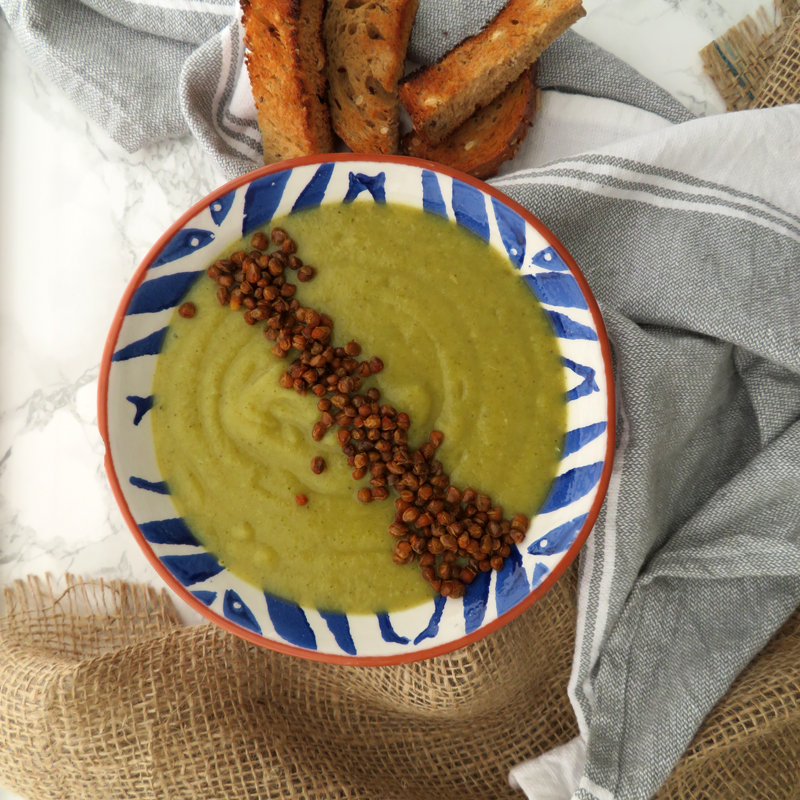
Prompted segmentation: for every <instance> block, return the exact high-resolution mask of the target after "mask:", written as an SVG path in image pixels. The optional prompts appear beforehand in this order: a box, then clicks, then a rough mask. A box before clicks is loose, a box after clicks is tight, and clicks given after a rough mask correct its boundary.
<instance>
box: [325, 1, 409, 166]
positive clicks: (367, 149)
mask: <svg viewBox="0 0 800 800" xmlns="http://www.w3.org/2000/svg"><path fill="white" fill-rule="evenodd" d="M418 5H419V0H383V2H380V3H378V2H371V1H370V0H329V2H328V10H327V12H326V14H325V27H324V31H325V46H326V48H327V51H328V83H329V85H330V106H331V118H332V120H333V129H334V131H336V133H337V134H338V135H339V136H340V137H341V138H342V140H343V141H344V143H345V144H346V145H347V146H348V147H349V148H350V149H351V150H353V151H355V152H357V153H396V152H397V148H398V144H399V125H400V101H399V100H398V98H397V83H398V81H399V80H400V78H401V77H402V75H403V66H404V64H405V58H406V47H407V46H408V37H409V36H410V35H411V25H412V24H413V22H414V16H415V15H416V13H417V6H418Z"/></svg>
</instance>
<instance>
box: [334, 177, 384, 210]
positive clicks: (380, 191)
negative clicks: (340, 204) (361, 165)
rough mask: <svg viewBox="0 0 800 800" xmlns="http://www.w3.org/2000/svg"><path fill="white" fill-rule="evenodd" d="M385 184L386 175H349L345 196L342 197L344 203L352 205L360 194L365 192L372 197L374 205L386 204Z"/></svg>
mask: <svg viewBox="0 0 800 800" xmlns="http://www.w3.org/2000/svg"><path fill="white" fill-rule="evenodd" d="M385 183H386V173H385V172H379V173H378V174H377V175H374V176H372V175H364V174H362V173H361V172H359V173H353V172H351V173H350V186H349V187H348V189H347V194H346V195H345V196H344V202H345V203H352V202H353V200H355V199H356V197H358V196H359V195H360V194H361V192H364V191H367V192H369V193H370V194H371V195H372V199H373V200H374V201H375V202H376V203H385V202H386V191H385V190H384V188H383V187H384V184H385Z"/></svg>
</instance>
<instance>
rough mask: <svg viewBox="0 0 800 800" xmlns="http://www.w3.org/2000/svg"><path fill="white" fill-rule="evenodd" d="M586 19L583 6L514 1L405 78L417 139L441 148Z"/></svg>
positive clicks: (403, 91) (566, 1) (564, 0)
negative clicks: (479, 28)
mask: <svg viewBox="0 0 800 800" xmlns="http://www.w3.org/2000/svg"><path fill="white" fill-rule="evenodd" d="M585 13H586V12H585V11H584V10H583V7H582V6H581V0H510V2H509V3H508V4H507V5H506V6H505V7H504V8H503V9H502V10H501V11H500V13H499V14H498V15H497V16H496V17H495V18H494V19H493V20H492V21H491V22H490V23H489V24H488V25H487V26H486V27H485V28H484V29H483V30H482V31H481V32H480V33H478V34H476V35H475V36H470V37H469V38H468V39H465V40H464V41H463V42H461V44H459V45H457V46H456V47H454V48H453V49H452V50H451V51H450V52H449V53H447V54H446V55H445V56H444V57H443V58H442V59H441V61H439V62H438V63H436V64H433V65H431V66H429V67H424V68H423V69H421V70H418V71H417V72H415V73H413V74H412V75H408V76H406V77H405V78H403V79H402V80H401V81H400V100H401V101H402V103H403V105H404V106H405V108H406V111H408V114H409V116H410V117H411V121H412V123H413V125H414V130H415V131H416V132H417V136H419V137H420V138H422V139H425V140H426V141H427V142H428V143H429V144H438V143H439V142H441V141H442V140H443V139H445V138H446V137H447V136H449V135H450V134H451V133H452V132H453V131H454V130H455V129H456V128H458V127H459V126H460V125H462V124H463V123H464V122H466V120H467V119H469V117H471V116H472V114H474V113H475V110H476V109H478V108H482V107H483V106H485V105H488V104H489V103H491V102H492V100H494V98H495V97H497V96H498V95H499V94H500V93H501V92H503V91H504V90H505V89H506V87H507V86H508V85H509V84H510V83H512V82H513V81H515V80H517V78H519V76H520V75H521V74H522V73H523V72H524V71H525V70H526V69H527V68H528V67H529V66H530V65H531V64H532V63H533V62H534V61H536V59H537V58H539V56H540V55H541V54H542V51H543V50H544V49H545V48H546V47H548V46H549V45H550V44H552V43H553V41H555V40H556V39H557V38H558V37H559V36H560V35H561V34H562V33H564V31H565V30H567V28H569V27H570V25H572V24H573V23H574V22H576V21H577V20H578V19H580V18H581V17H582V16H584V15H585Z"/></svg>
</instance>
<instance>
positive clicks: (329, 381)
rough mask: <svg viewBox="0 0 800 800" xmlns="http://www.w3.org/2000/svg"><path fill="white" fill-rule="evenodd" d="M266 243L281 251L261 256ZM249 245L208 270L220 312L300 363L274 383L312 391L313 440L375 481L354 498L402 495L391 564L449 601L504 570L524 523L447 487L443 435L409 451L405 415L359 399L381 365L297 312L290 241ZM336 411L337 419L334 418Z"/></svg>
mask: <svg viewBox="0 0 800 800" xmlns="http://www.w3.org/2000/svg"><path fill="white" fill-rule="evenodd" d="M270 242H271V243H272V244H274V245H277V246H278V248H279V249H277V250H273V251H272V252H265V251H267V250H268V249H269V246H270ZM250 245H251V246H252V247H253V248H255V249H254V250H252V251H251V252H250V253H245V252H244V251H238V252H236V253H233V254H232V255H231V257H230V258H229V259H220V260H218V261H215V262H214V264H212V265H211V266H210V267H209V268H208V270H207V274H208V276H209V278H211V280H213V281H215V282H216V284H217V286H218V289H217V299H218V300H219V302H220V304H221V305H224V306H229V307H230V309H231V310H233V311H239V310H240V309H241V308H242V306H244V308H245V313H244V315H243V316H244V319H245V322H246V323H247V324H249V325H254V324H256V323H257V322H261V321H263V320H266V322H267V324H266V326H265V327H264V336H265V337H266V338H267V339H268V340H271V341H274V342H275V343H276V344H275V346H274V347H272V348H271V349H272V353H273V354H274V355H275V356H277V357H278V358H286V357H287V356H288V354H289V352H290V351H291V350H295V351H297V352H298V353H299V354H300V355H299V357H298V358H295V359H294V361H292V363H291V364H290V366H289V369H287V370H286V371H284V372H283V373H282V374H281V376H280V379H279V383H280V385H281V386H282V387H283V388H286V389H294V390H295V391H296V392H297V393H298V394H301V395H304V394H305V393H306V391H307V390H308V389H311V391H312V392H313V394H314V395H315V396H316V397H317V398H319V399H318V401H317V409H318V411H319V412H320V418H319V421H318V422H316V423H315V424H314V426H313V429H312V432H311V436H312V438H313V439H314V441H321V440H322V438H323V437H324V436H325V432H326V431H327V430H328V429H329V428H332V427H333V426H334V425H336V426H337V427H338V430H337V431H336V440H337V442H338V444H339V446H340V447H341V448H342V452H343V453H344V455H345V456H346V458H347V463H348V465H349V466H351V467H354V468H355V469H354V471H353V479H354V480H357V481H360V480H362V479H363V478H364V477H366V475H367V474H369V475H370V476H371V477H370V484H371V487H372V488H370V487H367V486H364V487H362V488H360V489H359V490H358V492H357V498H358V500H360V501H361V502H362V503H371V502H372V501H373V500H379V501H380V500H385V499H387V498H388V497H389V494H390V490H389V488H388V487H394V489H395V491H396V492H398V493H399V495H400V496H399V497H398V499H397V500H396V501H395V507H396V510H397V514H396V516H395V519H394V521H393V522H392V524H391V525H390V526H389V534H390V535H391V536H393V537H394V538H395V539H397V540H398V541H397V543H396V545H395V548H394V553H393V555H392V560H393V561H394V562H395V563H396V564H410V563H412V562H413V561H414V560H415V559H416V560H418V561H419V566H420V570H421V574H422V577H423V578H424V579H425V580H426V581H427V582H428V583H429V584H430V586H431V587H432V588H433V589H434V590H435V591H437V592H440V593H441V594H442V595H443V596H445V597H453V598H458V597H463V596H464V594H465V592H466V587H467V586H468V585H469V584H470V583H472V581H473V580H474V579H475V577H476V576H477V574H478V572H489V571H490V570H492V569H494V570H500V569H502V568H503V565H504V563H505V559H506V558H507V557H508V556H510V554H511V548H512V546H513V545H518V544H521V543H522V541H523V539H524V538H525V534H526V532H527V530H528V526H529V520H528V518H527V517H526V516H525V515H524V514H517V515H515V516H514V517H512V518H511V519H510V520H508V519H504V518H503V509H502V508H501V507H500V506H493V505H492V500H491V497H489V496H488V495H486V494H483V493H479V492H477V491H475V489H473V488H472V487H467V488H466V489H463V490H461V489H459V488H458V487H456V486H452V485H450V479H449V476H448V475H447V474H445V473H444V470H443V467H442V463H441V462H440V461H438V460H436V459H434V458H433V456H434V454H435V452H436V450H437V449H438V448H439V447H440V446H441V445H442V443H443V442H444V434H443V433H442V432H441V431H438V430H434V431H431V432H430V434H429V436H428V441H427V442H425V443H424V444H423V445H422V446H421V447H420V448H419V450H416V451H411V450H410V449H409V446H408V430H409V429H410V427H411V419H410V417H409V416H408V414H406V413H404V412H399V413H398V412H397V411H396V409H394V408H393V407H392V406H390V405H387V404H384V405H379V403H378V401H379V400H380V391H379V390H378V389H377V388H375V387H370V388H369V389H367V390H366V392H365V393H364V394H359V391H360V389H361V385H362V380H364V379H366V378H369V377H370V376H371V375H376V374H378V373H379V372H381V371H382V370H383V369H384V363H383V361H382V360H381V359H380V358H378V357H377V356H372V357H370V358H369V359H366V358H365V360H363V361H361V362H359V361H357V360H356V357H357V356H360V355H361V353H362V347H361V345H360V344H359V343H358V342H355V341H350V342H347V344H346V345H345V346H344V347H333V346H332V345H331V343H330V342H331V337H332V336H333V328H334V324H333V320H332V319H331V318H330V317H329V316H328V315H327V314H323V313H321V312H319V311H317V310H316V309H313V308H304V307H301V306H300V303H299V302H298V300H297V299H296V298H295V297H294V295H295V294H296V291H297V286H295V285H294V284H293V283H288V282H287V281H286V276H285V274H284V272H285V270H286V269H287V268H288V269H291V270H294V271H296V273H297V280H298V281H299V282H300V283H305V282H307V281H309V280H311V279H312V278H313V277H314V276H315V275H316V269H315V268H314V267H312V266H310V265H306V264H303V261H302V260H301V259H300V258H299V257H298V256H296V255H295V253H296V252H297V244H296V243H295V242H294V240H293V239H291V238H290V237H289V236H288V234H287V233H286V231H284V230H283V229H282V228H273V229H272V231H271V232H270V236H269V239H267V236H266V235H265V234H264V233H262V232H257V233H255V234H253V236H252V237H251V239H250ZM189 307H191V308H189ZM195 310H196V309H195V307H194V305H193V304H191V303H185V304H184V305H183V306H181V307H180V308H179V314H180V315H181V316H184V317H191V316H194V313H195ZM329 394H330V395H331V397H330V399H329V398H328V397H326V395H329ZM335 409H338V410H339V413H336V414H334V413H333V410H335ZM325 468H326V464H325V461H324V459H323V458H321V457H319V456H317V457H316V458H314V459H313V460H312V462H311V469H312V471H313V472H314V473H315V474H317V475H319V474H321V473H322V472H323V471H324V470H325ZM295 501H296V502H297V504H298V505H305V504H306V503H307V502H308V498H307V497H306V496H305V495H304V494H298V495H297V496H296V497H295ZM459 560H461V561H460V563H459Z"/></svg>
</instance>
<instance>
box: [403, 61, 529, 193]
mask: <svg viewBox="0 0 800 800" xmlns="http://www.w3.org/2000/svg"><path fill="white" fill-rule="evenodd" d="M536 67H537V64H536V63H534V64H533V66H532V67H531V68H530V69H528V70H526V71H525V72H523V73H522V75H520V76H519V78H517V80H516V81H514V83H512V84H511V86H509V87H508V88H507V89H506V90H505V91H504V92H503V93H502V94H501V95H500V96H499V97H497V98H495V99H494V100H493V101H492V102H491V103H489V105H488V106H484V107H483V108H480V109H478V110H477V111H476V112H475V113H474V114H473V115H472V116H471V117H470V118H469V119H468V120H467V121H466V122H465V123H464V124H463V125H461V126H460V127H458V128H456V129H455V130H454V131H453V132H452V133H451V134H450V135H449V136H448V137H447V138H446V139H444V140H442V141H441V142H439V144H435V145H432V144H428V143H427V142H426V141H425V140H424V139H422V138H420V137H419V136H417V134H416V132H415V131H411V132H410V133H407V134H406V135H405V136H404V137H403V150H404V152H405V153H406V154H407V155H409V156H415V157H416V158H425V159H428V160H429V161H435V162H437V163H438V164H444V165H445V166H448V167H453V168H454V169H459V170H461V171H462V172H466V173H468V174H469V175H473V176H475V177H476V178H481V179H482V180H484V179H486V178H491V177H493V176H494V175H497V170H498V169H500V165H501V164H502V163H503V162H504V161H508V160H509V159H511V158H513V157H514V156H515V155H516V154H517V151H518V150H519V148H520V145H521V144H522V142H523V141H524V139H525V137H526V136H527V134H528V130H529V128H530V125H531V121H532V120H533V117H534V114H535V113H536V94H537V91H536Z"/></svg>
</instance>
